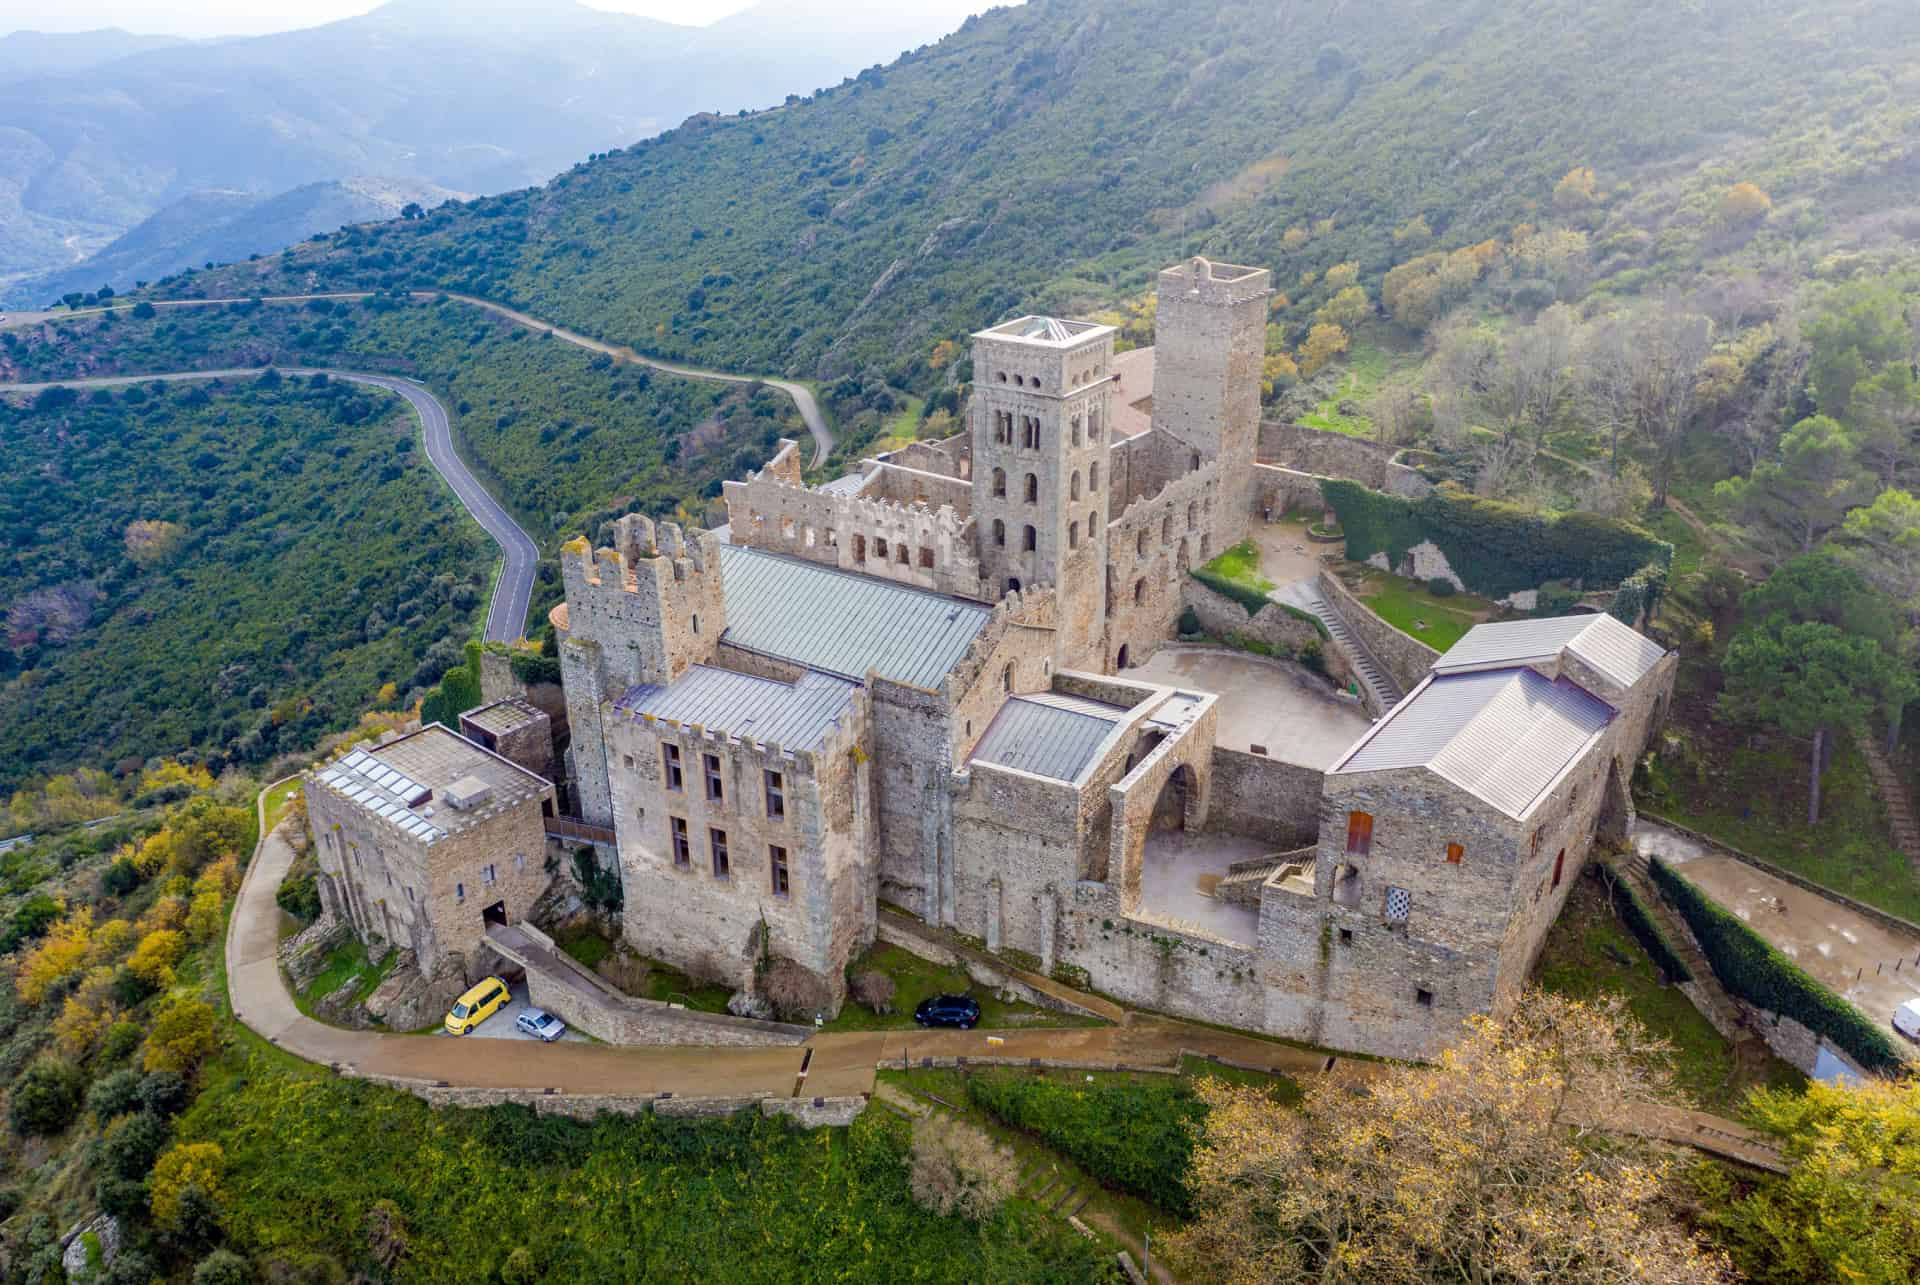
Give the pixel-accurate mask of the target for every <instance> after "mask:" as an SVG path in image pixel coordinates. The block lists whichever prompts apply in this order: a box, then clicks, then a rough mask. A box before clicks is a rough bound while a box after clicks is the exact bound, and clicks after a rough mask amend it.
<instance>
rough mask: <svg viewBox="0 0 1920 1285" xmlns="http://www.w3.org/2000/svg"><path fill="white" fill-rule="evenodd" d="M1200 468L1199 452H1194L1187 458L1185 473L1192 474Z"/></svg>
mask: <svg viewBox="0 0 1920 1285" xmlns="http://www.w3.org/2000/svg"><path fill="white" fill-rule="evenodd" d="M1199 467H1200V452H1199V451H1195V452H1194V453H1193V454H1191V455H1189V456H1188V457H1187V472H1189V473H1192V472H1194V471H1196V470H1198V469H1199Z"/></svg>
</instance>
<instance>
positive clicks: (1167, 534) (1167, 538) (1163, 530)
mask: <svg viewBox="0 0 1920 1285" xmlns="http://www.w3.org/2000/svg"><path fill="white" fill-rule="evenodd" d="M1160 543H1162V544H1172V543H1173V514H1171V513H1169V514H1167V516H1165V517H1164V518H1161V519H1160Z"/></svg>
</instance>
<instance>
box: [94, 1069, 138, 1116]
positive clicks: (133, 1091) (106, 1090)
mask: <svg viewBox="0 0 1920 1285" xmlns="http://www.w3.org/2000/svg"><path fill="white" fill-rule="evenodd" d="M139 1105H140V1072H138V1071H135V1070H133V1069H132V1068H130V1067H129V1068H127V1069H125V1070H120V1071H114V1072H112V1073H111V1074H108V1075H103V1076H101V1077H100V1078H99V1079H97V1080H95V1081H94V1082H93V1087H92V1088H90V1089H88V1090H87V1110H89V1111H91V1112H93V1118H94V1119H95V1120H98V1121H99V1122H100V1123H101V1124H105V1123H106V1122H107V1121H109V1120H111V1119H113V1117H115V1116H117V1115H125V1114H126V1113H127V1112H129V1111H132V1110H133V1109H134V1108H135V1107H138V1106H139Z"/></svg>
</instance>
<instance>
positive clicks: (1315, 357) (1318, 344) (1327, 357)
mask: <svg viewBox="0 0 1920 1285" xmlns="http://www.w3.org/2000/svg"><path fill="white" fill-rule="evenodd" d="M1350 342H1351V341H1350V340H1349V339H1348V338H1347V332H1346V330H1345V329H1344V328H1343V327H1340V326H1336V325H1333V324H1332V323H1330V322H1321V323H1320V324H1319V325H1317V326H1315V327H1314V328H1313V329H1312V330H1309V331H1308V332H1307V342H1306V343H1305V344H1303V345H1302V346H1301V348H1300V373H1301V374H1302V375H1305V376H1306V377H1307V378H1308V379H1311V378H1313V377H1314V376H1315V375H1317V374H1319V373H1320V372H1321V371H1322V370H1324V369H1325V368H1326V366H1327V363H1328V362H1330V361H1332V360H1333V359H1334V358H1335V357H1338V356H1339V355H1340V354H1341V353H1343V352H1345V351H1346V350H1347V346H1348V344H1349V343H1350Z"/></svg>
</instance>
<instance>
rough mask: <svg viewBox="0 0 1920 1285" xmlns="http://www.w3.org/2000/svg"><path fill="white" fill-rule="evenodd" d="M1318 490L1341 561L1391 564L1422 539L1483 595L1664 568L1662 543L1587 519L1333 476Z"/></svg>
mask: <svg viewBox="0 0 1920 1285" xmlns="http://www.w3.org/2000/svg"><path fill="white" fill-rule="evenodd" d="M1320 491H1321V495H1322V496H1323V497H1324V498H1325V500H1326V502H1327V505H1328V507H1329V508H1331V509H1333V510H1334V512H1335V513H1337V514H1338V515H1339V517H1340V526H1341V529H1342V530H1344V531H1345V532H1346V535H1347V557H1348V558H1350V559H1351V560H1353V561H1355V562H1365V561H1366V560H1367V559H1369V558H1371V557H1373V556H1374V555H1375V554H1377V553H1384V554H1385V555H1386V556H1387V560H1388V561H1389V562H1390V563H1391V564H1393V565H1395V566H1398V565H1399V564H1400V562H1401V560H1402V559H1404V558H1405V557H1406V556H1407V551H1408V550H1409V549H1412V548H1413V547H1414V546H1416V545H1419V544H1422V543H1426V542H1429V541H1430V542H1432V543H1433V544H1434V545H1435V546H1437V547H1438V548H1439V550H1440V551H1441V552H1442V553H1443V554H1445V555H1446V558H1447V564H1448V565H1449V566H1450V567H1452V568H1453V573H1454V575H1456V576H1457V577H1459V579H1460V580H1461V582H1462V583H1463V584H1465V585H1466V586H1467V588H1468V589H1469V590H1471V591H1473V592H1475V593H1479V594H1483V595H1485V596H1486V597H1489V598H1504V597H1506V596H1507V595H1508V594H1511V593H1517V592H1519V591H1521V590H1523V589H1535V588H1538V587H1539V586H1541V585H1543V584H1545V583H1547V582H1548V581H1549V580H1566V581H1573V582H1578V583H1580V584H1582V585H1586V586H1589V587H1591V586H1593V585H1609V584H1612V585H1617V584H1620V583H1621V582H1623V581H1625V580H1627V579H1628V578H1630V577H1631V576H1633V575H1634V574H1635V573H1636V572H1638V571H1640V570H1641V569H1642V568H1644V567H1647V566H1649V565H1658V566H1660V567H1668V566H1671V565H1672V563H1673V546H1672V545H1670V544H1668V543H1667V542H1666V541H1664V540H1658V539H1655V538H1654V537H1653V536H1651V535H1649V534H1648V533H1647V532H1645V531H1643V530H1641V529H1640V528H1639V527H1636V526H1634V525H1633V524H1631V523H1628V522H1622V521H1619V520H1618V519H1615V518H1604V517H1600V516H1598V515H1595V514H1591V513H1568V514H1564V515H1561V516H1557V517H1556V516H1552V515H1547V514H1540V513H1534V512H1531V511H1529V510H1527V509H1523V508H1521V507H1519V506H1517V505H1513V504H1506V503H1503V502H1501V501H1498V500H1486V499H1481V498H1479V497H1478V496H1474V495H1470V494H1468V493H1467V492H1465V491H1462V490H1460V489H1459V488H1458V487H1454V486H1442V487H1440V488H1439V489H1437V490H1435V491H1433V492H1432V493H1431V494H1429V495H1426V496H1423V497H1421V498H1420V499H1417V500H1409V499H1404V498H1402V497H1400V496H1396V495H1384V494H1382V493H1381V492H1378V491H1370V490H1368V489H1367V488H1366V487H1364V486H1361V485H1360V484H1359V483H1357V482H1346V481H1339V480H1328V481H1325V482H1322V483H1321V484H1320Z"/></svg>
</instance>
